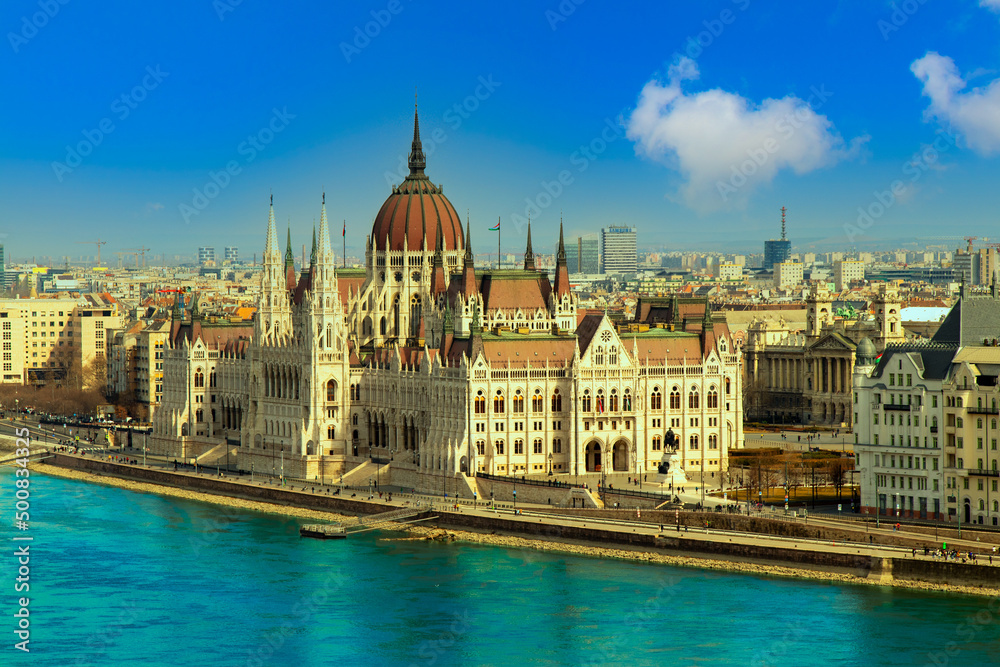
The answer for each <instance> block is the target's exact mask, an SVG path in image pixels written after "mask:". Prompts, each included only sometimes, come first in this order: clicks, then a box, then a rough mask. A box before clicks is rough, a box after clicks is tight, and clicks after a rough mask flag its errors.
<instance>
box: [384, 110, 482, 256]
mask: <svg viewBox="0 0 1000 667" xmlns="http://www.w3.org/2000/svg"><path fill="white" fill-rule="evenodd" d="M426 164H427V161H426V159H425V157H424V149H423V146H422V145H421V143H420V120H419V118H418V117H417V111H416V109H414V110H413V145H412V147H411V148H410V161H409V165H410V174H409V175H408V176H407V177H406V178H405V179H404V180H403V184H402V185H400V186H399V187H398V188H393V191H392V194H391V195H389V198H388V199H386V200H385V203H384V204H382V208H381V209H379V212H378V215H376V216H375V224H374V225H372V237H373V238H372V241H373V242H374V244H375V249H376V250H392V251H401V250H410V251H414V250H421V249H424V250H428V251H433V250H435V249H436V248H437V230H438V223H440V224H441V234H442V236H443V237H444V238H443V239H442V241H443V249H444V250H445V251H448V250H461V249H463V248H465V241H464V237H463V236H462V221H461V219H460V218H459V217H458V213H456V212H455V207H454V206H452V205H451V202H450V201H448V198H447V197H445V196H444V195H443V194H442V193H441V188H439V187H438V186H436V185H434V184H433V183H431V181H430V179H428V178H427V176H426V175H425V174H424V167H425V166H426ZM386 239H388V245H386ZM424 239H426V240H427V245H426V246H424Z"/></svg>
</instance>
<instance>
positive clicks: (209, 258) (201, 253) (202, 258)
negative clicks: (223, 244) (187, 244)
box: [198, 248, 215, 266]
mask: <svg viewBox="0 0 1000 667" xmlns="http://www.w3.org/2000/svg"><path fill="white" fill-rule="evenodd" d="M198 263H199V264H201V265H202V266H207V265H212V264H215V248H198Z"/></svg>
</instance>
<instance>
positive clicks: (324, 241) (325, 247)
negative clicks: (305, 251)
mask: <svg viewBox="0 0 1000 667" xmlns="http://www.w3.org/2000/svg"><path fill="white" fill-rule="evenodd" d="M345 224H346V223H345ZM331 252H332V251H331V250H330V225H329V223H328V222H327V220H326V193H325V192H324V193H323V208H322V210H321V212H320V215H319V254H320V256H322V257H325V258H329V257H330V253H331Z"/></svg>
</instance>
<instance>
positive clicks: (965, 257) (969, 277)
mask: <svg viewBox="0 0 1000 667" xmlns="http://www.w3.org/2000/svg"><path fill="white" fill-rule="evenodd" d="M951 265H952V268H954V269H955V273H957V274H958V275H959V277H960V279H961V280H963V281H965V282H967V283H968V284H970V285H977V284H978V283H979V274H980V268H981V267H980V256H979V253H975V252H973V253H968V252H963V251H962V250H959V251H958V252H957V253H955V259H954V260H953V261H952V264H951Z"/></svg>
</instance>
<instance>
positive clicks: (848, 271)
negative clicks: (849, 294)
mask: <svg viewBox="0 0 1000 667" xmlns="http://www.w3.org/2000/svg"><path fill="white" fill-rule="evenodd" d="M864 279H865V263H864V262H859V261H857V260H850V259H838V260H837V261H836V262H834V263H833V281H834V283H835V284H836V286H837V291H838V292H840V291H843V290H845V289H847V288H848V287H850V286H851V283H853V282H854V281H857V280H864Z"/></svg>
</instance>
